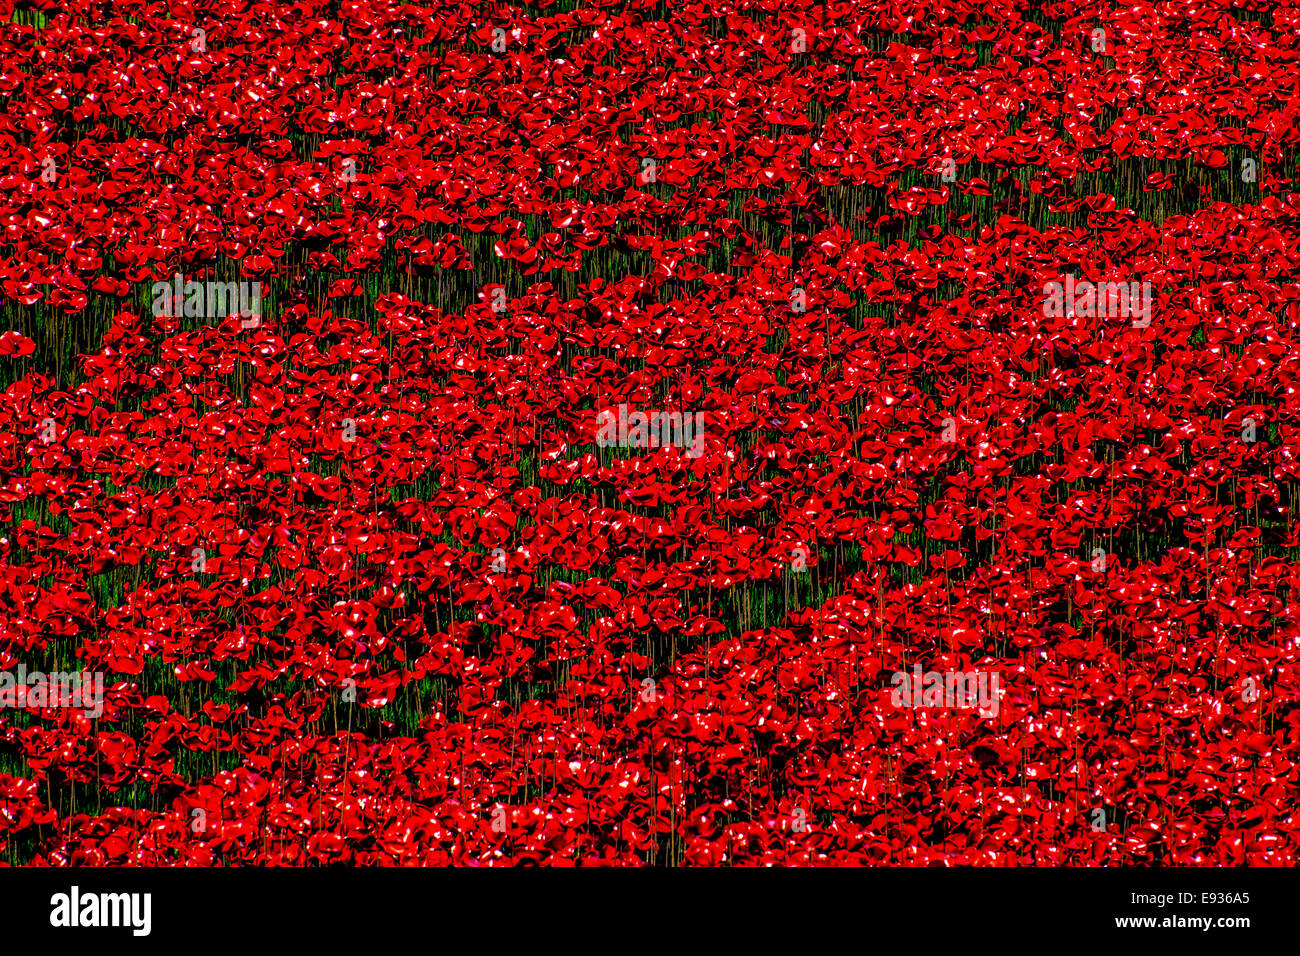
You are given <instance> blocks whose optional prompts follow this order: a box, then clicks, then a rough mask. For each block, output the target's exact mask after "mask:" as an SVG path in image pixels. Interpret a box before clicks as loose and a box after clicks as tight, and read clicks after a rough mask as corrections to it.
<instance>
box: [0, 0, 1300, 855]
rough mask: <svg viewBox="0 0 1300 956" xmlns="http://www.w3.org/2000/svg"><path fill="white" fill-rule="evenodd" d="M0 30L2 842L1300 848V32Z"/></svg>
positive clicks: (362, 10)
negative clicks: (61, 678)
mask: <svg viewBox="0 0 1300 956" xmlns="http://www.w3.org/2000/svg"><path fill="white" fill-rule="evenodd" d="M0 21H2V22H0V143H2V144H3V149H2V150H0V223H2V224H3V237H2V238H0V387H3V395H2V396H0V671H3V672H4V674H3V675H0V862H3V863H7V864H13V865H25V864H45V865H64V864H79V865H122V864H149V865H170V864H185V865H223V864H225V865H229V864H256V865H291V866H309V865H320V864H331V863H344V864H351V865H412V864H470V865H510V864H525V863H539V864H544V865H572V864H593V863H601V864H655V865H755V864H809V863H819V864H852V863H865V864H894V865H957V864H983V865H1026V864H1037V865H1048V864H1071V865H1116V864H1151V863H1160V864H1179V865H1211V864H1215V865H1222V864H1242V863H1251V864H1268V865H1295V864H1296V863H1297V862H1300V859H1298V857H1300V820H1298V819H1297V817H1296V814H1295V809H1296V805H1297V796H1298V793H1297V789H1298V787H1300V697H1298V693H1300V607H1298V606H1297V602H1296V600H1295V598H1296V589H1297V588H1300V523H1298V522H1297V516H1296V514H1295V507H1296V504H1297V490H1296V489H1297V479H1298V478H1300V461H1298V460H1297V457H1298V456H1300V425H1298V424H1297V421H1296V417H1295V413H1296V410H1297V407H1298V406H1300V192H1293V191H1292V190H1293V189H1294V188H1295V184H1294V179H1293V176H1294V174H1295V170H1296V156H1297V152H1296V145H1297V142H1298V141H1300V125H1298V124H1300V9H1297V8H1295V7H1292V6H1290V5H1288V4H1285V3H1273V2H1253V0H1238V2H1235V3H1229V2H1225V0H1207V2H1203V3H1188V2H1182V0H1172V2H1165V0H1161V2H1154V3H1153V2H1149V0H1140V2H1135V3H1127V4H1118V3H1113V2H1083V3H1079V2H1074V0H1071V2H1068V3H1066V2H1061V3H1051V2H1048V3H1043V4H1037V3H1016V2H1010V0H955V2H946V0H937V2H934V3H928V4H923V5H917V4H907V3H902V2H899V0H866V2H848V0H844V2H838V0H834V2H818V3H814V2H809V0H781V2H777V0H742V2H737V3H717V4H707V3H697V2H695V0H674V2H671V3H667V4H663V3H657V2H654V3H650V2H643V0H619V2H617V3H615V2H609V0H581V2H574V0H558V2H551V3H528V4H524V3H515V4H506V3H464V2H434V3H416V4H407V3H398V2H396V0H392V2H387V0H374V2H370V0H343V2H322V0H297V2H292V3H290V2H288V0H223V2H222V3H220V4H215V5H212V4H203V3H197V2H170V3H162V2H138V0H125V2H88V0H58V2H55V0H36V2H30V0H28V2H22V3H15V2H14V0H0ZM1107 282H1117V283H1124V284H1125V285H1124V288H1130V287H1131V288H1133V289H1135V290H1136V289H1138V288H1143V289H1149V296H1145V295H1144V297H1143V298H1142V299H1141V301H1140V303H1139V300H1138V299H1133V300H1132V301H1128V302H1127V304H1128V305H1131V306H1133V308H1131V309H1128V310H1119V311H1117V310H1116V309H1115V308H1114V307H1113V306H1114V302H1107V301H1104V300H1105V298H1106V297H1105V296H1103V295H1101V294H1100V293H1101V291H1102V289H1103V288H1104V287H1103V286H1101V283H1107ZM1067 283H1068V285H1067ZM1089 283H1092V286H1089V285H1088V284H1089ZM1144 283H1145V284H1146V285H1143V284H1144ZM1053 284H1057V285H1055V286H1054V285H1053ZM1053 288H1055V289H1056V290H1057V292H1059V291H1060V290H1061V289H1065V290H1066V292H1065V299H1064V303H1063V307H1060V306H1061V305H1062V303H1061V302H1060V301H1057V302H1056V303H1055V305H1054V304H1053V302H1052V301H1051V300H1052V296H1053V295H1055V294H1056V293H1053V292H1049V291H1047V290H1049V289H1053ZM1086 288H1094V289H1096V292H1097V294H1096V295H1095V296H1091V295H1088V294H1087V293H1086V292H1085V293H1084V294H1079V291H1078V290H1080V289H1086ZM214 290H216V291H215V295H214ZM1071 290H1073V291H1071ZM1058 298H1059V297H1058ZM1126 301H1127V300H1126ZM611 423H612V424H611ZM68 673H77V674H86V675H100V676H102V690H101V692H100V693H99V694H98V695H93V694H91V693H89V691H87V692H86V693H85V694H83V695H82V696H81V697H79V698H78V701H79V704H78V705H77V706H66V705H65V704H66V701H65V700H63V699H56V696H57V695H53V694H45V693H44V691H42V692H41V693H39V694H36V693H33V690H32V688H33V687H34V686H36V685H35V684H33V683H31V675H32V674H43V675H54V674H68ZM930 674H939V675H940V676H941V678H942V676H943V675H951V674H957V675H962V676H961V678H960V679H961V680H969V683H968V684H965V685H961V684H959V685H958V693H957V695H956V697H954V696H953V694H952V684H951V682H949V683H948V684H947V685H946V687H945V686H944V685H942V684H940V685H939V686H938V687H937V690H936V692H935V694H934V695H933V696H931V694H930V690H931V689H935V686H936V685H934V684H933V682H932V681H930V679H929V677H928V676H927V675H930ZM913 675H915V676H916V683H917V687H916V691H915V693H914V694H910V695H909V694H906V693H901V694H900V686H899V681H900V680H902V681H903V686H902V689H903V690H906V689H908V688H909V687H910V684H909V681H910V680H911V679H912V677H913ZM977 679H978V682H979V686H980V690H981V694H980V701H979V706H978V707H976V706H971V704H972V701H971V700H969V699H966V700H964V699H963V698H962V695H961V692H960V691H961V687H962V686H967V687H972V688H973V687H974V685H975V683H976V681H977ZM990 683H991V695H990V696H988V697H986V695H985V694H984V691H985V690H986V689H989V684H990ZM922 684H924V687H925V689H924V691H923V690H922V687H921V686H920V685H922ZM51 686H53V685H52V684H51ZM91 686H93V682H92V685H91ZM6 693H8V694H9V696H7V697H6V696H5V694H6ZM91 697H96V699H95V700H91V699H90V698H91Z"/></svg>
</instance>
